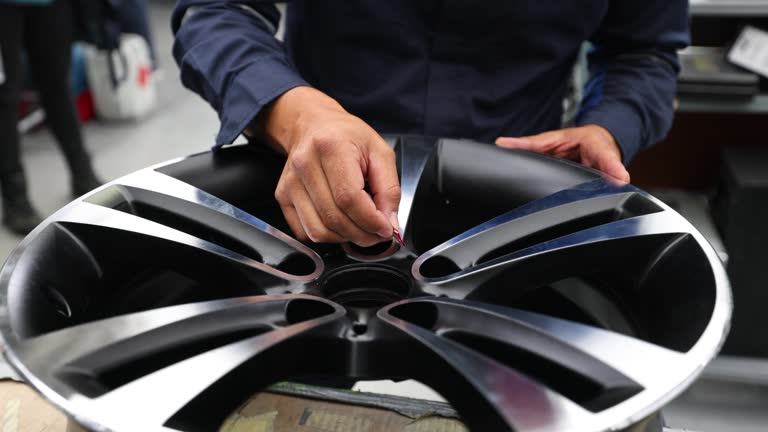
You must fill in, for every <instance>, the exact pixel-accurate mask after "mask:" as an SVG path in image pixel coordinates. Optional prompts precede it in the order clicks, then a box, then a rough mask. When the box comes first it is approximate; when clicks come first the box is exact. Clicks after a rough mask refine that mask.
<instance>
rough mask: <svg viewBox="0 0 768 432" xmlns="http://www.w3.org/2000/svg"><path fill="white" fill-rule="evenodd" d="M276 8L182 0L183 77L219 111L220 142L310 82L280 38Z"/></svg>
mask: <svg viewBox="0 0 768 432" xmlns="http://www.w3.org/2000/svg"><path fill="white" fill-rule="evenodd" d="M279 20H280V13H279V11H278V10H277V8H276V7H275V6H274V5H273V4H271V3H269V2H264V1H259V0H179V1H178V2H177V4H176V7H175V9H174V11H173V17H172V27H173V31H174V34H175V35H176V39H175V43H174V46H173V55H174V58H175V59H176V62H177V63H178V65H179V67H180V69H181V81H182V83H183V84H184V86H186V87H187V88H189V89H190V90H192V91H194V92H196V93H197V94H199V95H200V96H201V97H202V98H203V99H205V100H206V101H208V103H209V104H211V106H212V107H213V108H214V109H215V110H216V111H217V112H218V114H219V119H220V121H221V129H220V130H219V133H218V135H217V137H216V144H217V146H220V145H223V144H229V143H232V142H233V141H234V140H235V139H236V138H237V136H238V135H239V134H240V133H241V132H242V131H243V130H244V129H245V128H246V127H247V126H248V124H249V123H250V122H251V121H252V120H253V119H254V118H255V117H256V116H257V115H258V113H259V112H260V111H261V109H262V108H263V107H264V106H265V105H267V104H269V103H270V102H271V101H272V100H273V99H275V98H276V97H278V96H279V95H281V94H283V93H284V92H286V91H288V90H290V89H291V88H293V87H297V86H300V85H307V83H306V82H305V81H304V79H302V77H301V76H300V75H299V73H298V72H297V71H296V69H295V68H294V67H293V65H292V64H291V62H290V61H289V59H288V57H287V56H286V53H285V50H284V49H283V45H282V43H281V42H280V41H278V40H277V39H275V36H274V35H275V33H276V31H277V26H278V23H279Z"/></svg>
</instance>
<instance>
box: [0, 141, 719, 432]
mask: <svg viewBox="0 0 768 432" xmlns="http://www.w3.org/2000/svg"><path fill="white" fill-rule="evenodd" d="M391 143H392V145H393V147H394V148H395V150H396V152H397V154H398V169H399V173H400V177H401V184H402V191H403V198H402V200H401V204H400V211H399V219H400V223H401V232H402V233H403V236H404V238H405V241H406V244H407V247H406V248H401V247H400V246H399V245H398V244H397V243H395V242H392V243H386V244H383V245H379V246H376V247H373V248H359V247H356V246H353V245H341V246H340V245H304V244H302V243H300V242H298V241H296V240H295V239H294V238H293V237H292V236H290V235H289V234H287V232H288V231H287V227H286V225H285V221H284V220H282V216H281V215H280V212H279V207H278V206H277V204H276V202H275V200H274V198H273V196H272V194H273V191H274V185H275V183H276V181H277V178H278V176H279V174H280V171H281V169H280V168H281V163H282V160H281V159H280V157H278V156H276V155H273V154H271V153H269V152H268V151H265V150H258V149H257V150H254V147H256V146H250V147H249V146H241V147H232V148H228V149H224V150H222V151H221V152H219V153H218V154H215V155H214V154H209V153H204V154H200V155H195V156H190V157H188V158H183V159H179V160H176V161H172V162H169V163H166V164H162V165H159V166H155V167H151V168H147V169H145V170H142V171H139V172H136V173H133V174H130V175H128V176H126V177H123V178H121V179H118V180H115V181H113V182H111V183H109V184H107V185H105V186H103V187H101V188H99V189H97V190H95V191H93V192H91V193H89V194H88V195H86V196H84V197H81V198H79V199H77V200H75V201H74V202H72V203H70V204H69V205H67V206H66V207H64V208H63V209H61V210H60V211H59V212H57V213H56V214H54V215H53V216H51V217H50V218H49V219H47V220H46V221H45V222H44V223H43V224H42V225H41V226H39V227H38V228H37V229H36V230H35V231H34V232H33V233H32V234H30V235H29V236H28V237H27V238H26V239H25V240H24V241H23V242H22V243H21V245H20V246H19V247H18V249H17V250H16V251H15V252H14V253H13V254H12V256H11V257H10V258H9V259H8V261H7V262H6V264H5V266H4V268H3V269H2V272H1V273H0V300H1V302H0V331H1V332H2V337H3V339H4V342H5V344H6V356H7V357H8V360H9V362H10V363H11V364H12V365H13V366H14V368H16V370H17V371H18V372H19V373H20V374H21V376H23V378H24V379H26V380H27V381H28V382H29V383H31V384H32V385H33V386H34V387H35V388H36V389H38V390H39V391H40V392H41V393H42V394H43V395H44V396H45V397H46V398H48V399H49V400H51V401H52V402H53V403H55V404H56V405H58V406H59V407H61V408H62V409H63V410H65V411H66V412H67V413H68V414H69V415H70V416H72V417H73V418H74V419H75V420H77V421H78V422H79V423H81V424H83V425H84V426H85V427H87V428H89V429H92V430H98V431H102V430H103V431H108V430H109V431H121V432H123V431H139V430H140V431H177V430H180V431H197V430H201V431H203V430H215V429H216V428H217V427H218V426H219V425H220V424H221V422H222V421H223V420H224V418H225V417H226V415H227V414H229V413H231V412H232V411H233V410H234V409H235V408H236V407H237V406H238V404H239V403H241V402H243V401H244V400H245V399H246V398H247V397H248V396H250V395H251V394H253V393H255V392H257V391H258V390H259V389H262V388H264V387H266V386H268V385H270V384H272V383H275V382H277V381H282V380H288V379H299V380H302V379H307V377H316V376H337V377H348V378H354V379H377V378H382V377H389V378H395V379H398V378H414V379H417V380H420V381H422V382H424V383H425V384H427V385H429V386H431V387H433V388H434V389H436V390H437V391H438V392H440V393H441V394H442V395H443V396H444V397H446V399H447V400H449V401H450V402H451V403H452V404H453V405H454V406H455V407H456V409H457V410H458V411H459V413H460V414H461V415H462V417H463V418H464V420H465V421H466V422H467V424H468V425H469V426H470V427H471V428H472V430H478V431H497V430H499V431H503V430H516V431H541V432H544V431H584V432H600V431H619V430H626V431H641V430H642V431H650V430H658V429H659V428H661V425H660V424H658V422H656V421H655V420H653V419H655V415H656V413H657V412H658V411H659V410H660V409H661V408H662V407H663V406H664V405H665V404H666V403H668V402H669V401H670V400H671V399H672V398H674V397H675V396H676V395H678V394H679V393H680V392H682V391H683V390H684V389H685V388H686V387H687V386H688V385H689V384H690V383H691V382H692V381H693V380H694V379H695V378H696V377H697V376H698V375H699V374H700V373H701V371H702V369H703V367H704V366H705V365H706V364H707V363H708V362H709V361H710V360H711V359H712V358H713V357H714V356H715V355H716V353H717V352H718V350H719V348H720V346H721V344H722V342H723V340H724V337H725V335H726V333H727V330H728V325H729V322H730V314H731V294H730V288H729V284H728V280H727V277H726V275H725V272H724V269H723V266H722V264H721V263H720V261H719V260H718V258H717V255H716V254H715V252H714V251H713V250H712V248H711V247H710V245H709V244H708V243H707V241H706V240H705V239H704V238H703V237H702V235H701V234H700V233H698V232H697V231H696V230H695V229H694V228H693V227H692V226H691V224H689V223H688V222H687V221H686V220H685V219H684V218H682V217H681V216H680V215H678V214H677V213H675V212H674V211H673V210H671V209H670V208H669V207H668V206H666V205H665V204H664V203H662V202H661V201H659V200H657V199H656V198H654V197H653V196H651V195H649V194H647V193H645V192H643V191H641V190H639V189H637V188H635V187H633V186H631V185H626V184H617V183H615V182H612V181H610V180H608V179H606V178H604V177H602V176H601V175H600V174H599V173H597V172H594V171H590V170H587V169H584V168H582V167H580V166H578V165H575V164H572V163H569V162H564V161H560V160H556V159H553V158H549V157H546V156H541V155H535V154H532V153H528V152H523V151H508V150H502V149H498V148H495V147H493V146H488V145H484V144H480V143H473V142H468V141H457V140H435V139H428V138H420V137H404V138H397V139H392V140H391Z"/></svg>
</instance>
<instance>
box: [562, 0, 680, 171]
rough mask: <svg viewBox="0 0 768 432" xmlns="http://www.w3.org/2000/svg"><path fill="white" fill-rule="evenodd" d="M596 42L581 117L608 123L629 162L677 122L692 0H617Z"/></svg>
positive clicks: (580, 121)
mask: <svg viewBox="0 0 768 432" xmlns="http://www.w3.org/2000/svg"><path fill="white" fill-rule="evenodd" d="M591 42H592V44H593V45H594V46H593V49H592V51H591V53H590V55H589V63H590V80H589V82H588V83H587V86H586V88H585V99H584V101H583V103H582V107H581V111H580V113H579V116H578V117H577V120H576V123H577V124H578V125H586V124H596V125H599V126H602V127H605V128H606V129H607V130H608V131H610V132H611V134H612V135H613V137H614V138H615V139H616V141H617V143H618V144H619V147H620V149H621V152H622V157H623V160H624V162H629V161H630V160H631V159H632V157H634V155H635V154H636V153H637V152H638V151H639V150H641V149H644V148H646V147H649V146H651V145H653V144H655V143H657V142H659V141H661V140H662V139H663V138H664V137H665V136H666V134H667V133H668V132H669V129H670V127H671V126H672V120H673V117H674V108H673V103H674V97H675V91H676V88H677V87H676V86H677V74H678V72H679V69H680V65H679V63H678V58H677V51H678V50H679V49H682V48H684V47H685V46H687V45H688V44H689V43H690V36H689V24H688V0H647V1H611V2H610V6H609V8H608V12H607V14H606V15H605V17H604V18H603V22H602V24H601V26H600V28H599V30H598V31H597V32H596V33H595V35H594V36H593V37H592V38H591Z"/></svg>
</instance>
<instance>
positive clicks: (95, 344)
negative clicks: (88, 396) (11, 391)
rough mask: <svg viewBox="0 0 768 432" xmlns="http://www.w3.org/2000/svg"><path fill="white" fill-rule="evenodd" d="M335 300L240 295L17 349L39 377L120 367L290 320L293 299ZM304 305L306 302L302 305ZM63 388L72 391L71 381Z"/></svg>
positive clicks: (93, 326)
mask: <svg viewBox="0 0 768 432" xmlns="http://www.w3.org/2000/svg"><path fill="white" fill-rule="evenodd" d="M294 301H299V302H315V303H322V304H325V305H328V306H327V309H329V311H333V309H334V308H335V307H334V306H331V305H330V303H328V302H325V301H322V300H318V299H317V298H315V297H310V296H305V295H271V296H253V297H241V298H234V299H226V300H215V301H207V302H200V303H190V304H185V305H180V306H170V307H164V308H159V309H153V310H148V311H144V312H137V313H131V314H127V315H121V316H117V317H113V318H107V319H103V320H98V321H93V322H89V323H86V324H81V325H77V326H73V327H69V328H65V329H62V330H58V331H54V332H51V333H47V334H44V335H41V336H37V337H33V338H29V339H25V340H23V342H22V343H21V345H20V346H19V349H18V352H19V355H20V356H21V357H23V358H24V360H25V364H26V365H27V367H28V368H29V369H30V370H31V371H33V372H34V373H35V374H36V375H38V376H46V377H51V378H55V377H58V376H59V375H60V374H61V373H62V372H66V371H67V370H69V371H75V370H88V371H89V374H93V375H98V373H99V372H100V371H101V370H105V369H109V368H114V367H119V366H121V365H123V364H125V363H129V362H131V361H135V360H137V359H140V358H141V357H142V356H148V355H152V354H153V353H155V352H157V351H160V350H163V349H166V348H171V347H173V346H174V345H177V346H189V345H194V344H195V343H197V342H201V341H204V340H206V339H211V338H215V337H223V336H227V335H230V334H235V333H237V332H245V331H267V330H269V329H271V328H276V327H277V326H280V325H286V323H288V322H289V321H290V317H286V313H288V311H289V310H293V309H289V307H288V304H289V303H290V302H294ZM299 306H303V305H299ZM63 387H64V388H62V389H61V390H62V391H63V392H64V393H67V392H68V390H67V389H66V385H63Z"/></svg>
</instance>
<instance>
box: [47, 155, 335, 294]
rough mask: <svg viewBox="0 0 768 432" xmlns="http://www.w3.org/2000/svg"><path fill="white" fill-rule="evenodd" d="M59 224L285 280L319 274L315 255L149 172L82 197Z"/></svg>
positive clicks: (242, 214) (184, 185)
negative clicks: (146, 240)
mask: <svg viewBox="0 0 768 432" xmlns="http://www.w3.org/2000/svg"><path fill="white" fill-rule="evenodd" d="M97 206H98V207H101V208H97ZM85 209H87V211H84V210H85ZM60 220H61V221H62V222H72V223H80V224H88V225H96V226H101V227H107V228H111V229H116V230H122V231H128V232H133V233H138V234H142V235H145V236H151V237H154V238H158V239H163V240H166V241H172V242H176V243H180V244H184V245H186V246H191V247H195V248H197V249H200V250H202V251H205V252H207V253H212V254H216V255H219V256H220V257H224V258H226V259H229V260H233V261H236V262H239V263H241V264H245V265H247V266H250V267H252V268H255V269H259V270H262V271H264V272H267V273H269V274H271V275H273V276H277V277H281V278H285V279H293V280H309V279H313V278H315V277H317V276H318V275H319V274H320V273H321V272H322V261H321V259H320V257H319V256H318V255H317V254H316V253H315V252H314V251H312V250H311V249H309V248H308V247H306V246H304V245H303V244H301V243H300V242H298V241H296V240H295V239H293V238H291V237H290V236H288V235H286V234H285V233H283V232H281V231H279V230H277V229H276V228H274V227H272V226H270V225H268V224H267V223H266V222H264V221H262V220H260V219H258V218H256V217H255V216H253V215H250V214H248V213H246V212H244V211H242V210H240V209H238V208H237V207H235V206H233V205H231V204H229V203H227V202H225V201H223V200H221V199H219V198H217V197H215V196H213V195H210V194H208V193H207V192H205V191H203V190H200V189H198V188H195V187H194V186H191V185H189V184H187V183H184V182H182V181H180V180H177V179H174V178H173V177H170V176H167V175H165V174H161V173H159V172H157V171H154V170H144V171H140V172H138V173H136V174H132V175H130V176H127V177H124V178H123V179H120V180H118V181H117V182H116V184H115V185H113V186H111V187H109V188H107V189H104V190H102V191H99V192H96V193H95V194H93V195H91V196H89V197H87V198H86V200H85V202H83V203H81V204H80V206H79V207H78V208H77V209H76V210H75V209H73V210H72V211H70V212H64V214H62V215H60Z"/></svg>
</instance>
